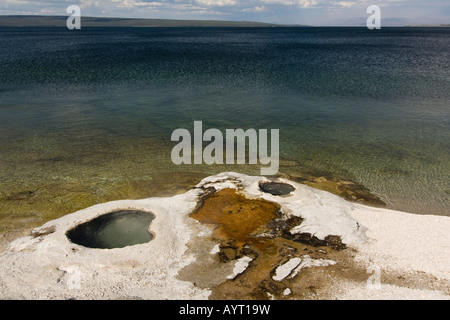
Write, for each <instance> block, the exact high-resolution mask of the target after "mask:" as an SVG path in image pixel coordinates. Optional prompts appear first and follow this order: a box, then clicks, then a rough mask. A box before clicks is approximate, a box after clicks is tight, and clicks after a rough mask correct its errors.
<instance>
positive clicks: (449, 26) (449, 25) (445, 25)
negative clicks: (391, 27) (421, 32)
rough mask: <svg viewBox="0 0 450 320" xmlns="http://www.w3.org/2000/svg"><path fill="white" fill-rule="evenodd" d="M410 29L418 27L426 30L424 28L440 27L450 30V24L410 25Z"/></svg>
mask: <svg viewBox="0 0 450 320" xmlns="http://www.w3.org/2000/svg"><path fill="white" fill-rule="evenodd" d="M408 27H418V28H424V27H428V28H431V27H433V28H435V27H439V28H450V24H419V25H410V26H408Z"/></svg>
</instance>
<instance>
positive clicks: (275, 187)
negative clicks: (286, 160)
mask: <svg viewBox="0 0 450 320" xmlns="http://www.w3.org/2000/svg"><path fill="white" fill-rule="evenodd" d="M259 188H260V189H261V190H262V191H264V192H267V193H270V194H272V195H274V196H285V195H288V194H290V193H291V192H292V191H294V190H295V188H294V187H293V186H291V185H290V184H287V183H282V182H260V183H259Z"/></svg>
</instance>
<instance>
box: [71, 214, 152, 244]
mask: <svg viewBox="0 0 450 320" xmlns="http://www.w3.org/2000/svg"><path fill="white" fill-rule="evenodd" d="M154 218H155V215H154V214H153V213H150V212H146V211H139V210H120V211H114V212H111V213H107V214H104V215H101V216H99V217H97V218H94V219H92V220H90V221H88V222H85V223H83V224H80V225H78V226H76V227H75V228H73V229H71V230H69V231H68V232H67V234H66V235H67V237H68V238H69V239H70V240H71V241H72V242H74V243H76V244H80V245H82V246H85V247H89V248H100V249H112V248H123V247H126V246H131V245H135V244H139V243H146V242H149V241H150V240H152V239H153V234H152V233H150V232H149V231H148V227H149V225H150V222H151V221H152V220H153V219H154Z"/></svg>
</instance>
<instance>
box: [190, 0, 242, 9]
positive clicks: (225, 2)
mask: <svg viewBox="0 0 450 320" xmlns="http://www.w3.org/2000/svg"><path fill="white" fill-rule="evenodd" d="M197 3H199V4H202V5H205V6H211V7H224V6H234V5H236V1H235V0H197Z"/></svg>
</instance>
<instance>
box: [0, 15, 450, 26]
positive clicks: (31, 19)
mask: <svg viewBox="0 0 450 320" xmlns="http://www.w3.org/2000/svg"><path fill="white" fill-rule="evenodd" d="M68 17H69V15H67V16H45V15H0V27H66V21H67V19H68ZM81 21H82V26H83V27H131V28H139V27H140V28H142V27H145V28H158V27H235V28H239V27H240V28H243V27H247V28H271V27H278V28H281V27H317V28H319V27H323V26H310V25H301V24H276V23H266V22H254V21H222V20H175V19H143V18H117V17H84V16H82V17H81ZM326 27H342V28H345V27H355V28H357V27H360V28H363V27H365V26H363V25H359V26H326ZM449 27H450V24H436V25H405V26H398V27H393V26H386V28H449Z"/></svg>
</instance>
